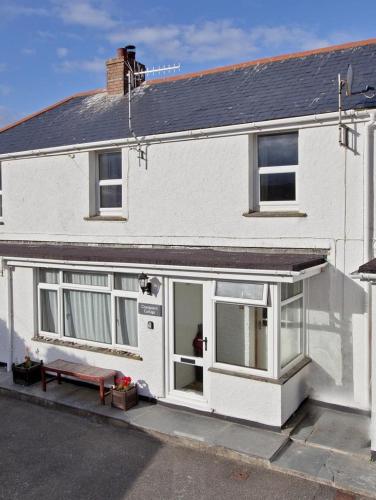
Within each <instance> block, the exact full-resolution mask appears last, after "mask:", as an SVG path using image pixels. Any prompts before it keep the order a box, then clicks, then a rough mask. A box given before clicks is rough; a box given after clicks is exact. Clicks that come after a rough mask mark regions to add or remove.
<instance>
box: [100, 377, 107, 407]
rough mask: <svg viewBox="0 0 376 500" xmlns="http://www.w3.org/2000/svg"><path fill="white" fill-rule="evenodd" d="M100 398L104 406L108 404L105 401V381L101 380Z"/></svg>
mask: <svg viewBox="0 0 376 500" xmlns="http://www.w3.org/2000/svg"><path fill="white" fill-rule="evenodd" d="M99 397H100V400H101V402H102V405H104V404H106V402H105V400H104V380H101V381H100V383H99Z"/></svg>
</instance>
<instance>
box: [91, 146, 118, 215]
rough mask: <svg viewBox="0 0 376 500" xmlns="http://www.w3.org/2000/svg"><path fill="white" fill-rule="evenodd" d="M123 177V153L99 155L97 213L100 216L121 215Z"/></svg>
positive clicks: (115, 152)
mask: <svg viewBox="0 0 376 500" xmlns="http://www.w3.org/2000/svg"><path fill="white" fill-rule="evenodd" d="M122 206H123V176H122V154H121V151H111V152H103V153H98V154H97V211H98V213H99V215H111V214H119V213H121V209H122Z"/></svg>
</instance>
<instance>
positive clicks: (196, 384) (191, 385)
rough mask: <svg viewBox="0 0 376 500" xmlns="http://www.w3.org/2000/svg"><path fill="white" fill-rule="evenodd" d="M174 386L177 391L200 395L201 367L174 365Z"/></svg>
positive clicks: (182, 364)
mask: <svg viewBox="0 0 376 500" xmlns="http://www.w3.org/2000/svg"><path fill="white" fill-rule="evenodd" d="M174 379H175V380H174V386H175V389H177V390H179V391H187V392H194V393H196V394H200V395H202V393H203V390H202V387H203V386H202V379H203V368H202V366H194V365H189V364H185V363H177V362H175V363H174Z"/></svg>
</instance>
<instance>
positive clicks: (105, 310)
mask: <svg viewBox="0 0 376 500" xmlns="http://www.w3.org/2000/svg"><path fill="white" fill-rule="evenodd" d="M63 298H64V310H63V314H64V335H65V336H66V337H73V338H76V339H82V340H91V341H93V342H101V343H103V344H111V296H110V294H106V293H98V292H81V291H77V290H64V292H63Z"/></svg>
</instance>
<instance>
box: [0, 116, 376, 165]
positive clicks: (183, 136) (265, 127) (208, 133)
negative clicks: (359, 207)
mask: <svg viewBox="0 0 376 500" xmlns="http://www.w3.org/2000/svg"><path fill="white" fill-rule="evenodd" d="M344 114H345V119H344V120H343V123H349V122H351V121H352V120H354V119H358V120H364V119H365V118H367V117H368V116H369V114H368V113H367V112H366V111H364V110H363V111H361V110H359V111H354V110H352V111H349V112H347V114H346V112H345V113H344ZM327 121H333V122H335V123H333V124H337V122H338V112H334V113H322V114H317V115H307V116H302V117H293V118H282V119H280V120H267V121H263V122H253V123H245V124H239V125H228V126H223V127H211V128H204V129H197V130H185V131H183V132H171V133H166V134H154V135H148V136H144V137H140V138H138V139H135V138H134V137H129V138H123V139H114V140H109V141H96V142H89V143H85V144H72V145H68V146H58V147H54V148H43V149H31V150H28V151H21V152H16V153H6V154H2V155H0V160H11V159H18V158H30V157H35V156H49V155H58V154H66V153H77V152H80V151H90V150H98V149H108V148H111V147H113V148H115V147H121V146H131V145H134V144H138V143H139V142H142V143H144V144H159V143H162V142H173V141H181V140H192V139H198V138H208V137H226V136H231V135H245V134H249V133H251V132H255V131H274V130H280V129H281V128H284V129H296V128H297V127H298V126H301V125H305V126H310V127H312V126H321V125H324V124H325V123H326V122H327Z"/></svg>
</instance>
